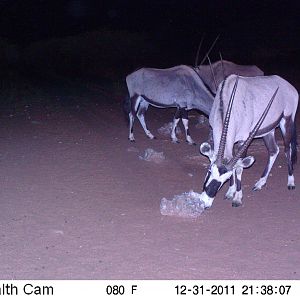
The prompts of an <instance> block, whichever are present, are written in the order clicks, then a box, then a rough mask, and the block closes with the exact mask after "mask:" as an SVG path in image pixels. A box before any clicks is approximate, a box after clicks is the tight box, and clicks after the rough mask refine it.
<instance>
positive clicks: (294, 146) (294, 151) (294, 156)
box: [291, 123, 298, 164]
mask: <svg viewBox="0 0 300 300" xmlns="http://www.w3.org/2000/svg"><path fill="white" fill-rule="evenodd" d="M297 145H298V142H297V131H296V123H294V124H293V133H292V139H291V147H292V155H291V159H292V164H295V163H296V162H297Z"/></svg>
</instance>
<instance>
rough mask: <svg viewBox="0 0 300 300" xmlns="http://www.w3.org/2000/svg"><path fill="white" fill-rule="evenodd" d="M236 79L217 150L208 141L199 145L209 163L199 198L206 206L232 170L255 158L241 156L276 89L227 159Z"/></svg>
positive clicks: (241, 167) (254, 133)
mask: <svg viewBox="0 0 300 300" xmlns="http://www.w3.org/2000/svg"><path fill="white" fill-rule="evenodd" d="M238 80H239V76H237V78H236V81H235V84H234V87H233V90H232V93H231V96H230V100H229V103H228V107H227V111H226V116H225V120H224V124H223V129H222V134H221V139H220V144H219V149H218V152H217V153H216V151H215V150H214V149H212V147H211V145H210V144H209V143H202V144H201V146H200V152H201V153H202V154H203V155H205V156H207V157H208V158H209V160H210V163H211V164H210V167H209V170H208V172H207V174H206V178H205V181H204V185H203V192H202V194H201V200H202V201H203V202H204V203H205V207H206V208H209V207H210V206H211V205H212V203H213V200H214V198H215V196H216V194H217V192H218V190H219V189H220V188H221V187H222V185H223V184H224V183H225V182H226V181H227V180H228V179H229V178H230V177H231V176H232V175H233V173H234V171H236V172H240V171H241V170H242V169H243V168H248V167H250V166H251V165H252V164H253V163H254V161H255V159H254V157H253V156H247V157H245V158H243V157H242V156H243V153H244V152H245V151H246V149H247V148H248V146H249V145H250V143H251V141H252V139H253V138H254V136H255V135H256V133H257V131H258V129H259V127H260V126H261V124H262V123H263V121H264V119H265V117H266V115H267V113H268V111H269V109H270V107H271V104H272V102H273V100H274V98H275V96H276V94H277V91H278V88H277V89H276V91H275V93H274V94H273V96H272V98H271V99H270V101H269V103H268V105H267V107H266V109H265V110H264V112H263V114H262V115H261V117H260V119H259V120H258V122H257V123H256V125H255V126H254V128H253V129H252V131H251V132H250V133H249V136H248V138H247V139H246V141H245V142H244V143H243V144H242V146H241V147H240V149H239V150H238V151H237V153H236V154H235V155H234V156H233V157H232V158H231V159H230V160H227V159H226V158H224V152H225V145H226V138H227V133H228V128H229V121H230V115H231V111H232V104H233V100H234V96H235V92H236V89H237V85H238ZM232 146H233V145H232Z"/></svg>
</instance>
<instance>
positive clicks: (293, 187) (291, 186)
mask: <svg viewBox="0 0 300 300" xmlns="http://www.w3.org/2000/svg"><path fill="white" fill-rule="evenodd" d="M295 188H296V186H294V185H288V189H289V190H294V189H295Z"/></svg>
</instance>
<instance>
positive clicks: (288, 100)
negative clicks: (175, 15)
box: [200, 75, 299, 208]
mask: <svg viewBox="0 0 300 300" xmlns="http://www.w3.org/2000/svg"><path fill="white" fill-rule="evenodd" d="M237 85H238V87H237ZM298 98H299V96H298V92H297V91H296V89H295V88H294V87H293V86H292V85H291V84H289V83H288V82H287V81H286V80H284V79H282V78H281V77H279V76H259V77H252V78H251V77H238V76H235V75H230V76H229V77H228V78H227V79H226V80H225V81H224V82H223V83H222V85H220V86H219V88H218V91H217V95H216V98H215V102H214V104H213V107H212V111H211V113H210V117H209V122H210V125H211V127H212V130H213V140H214V149H212V147H211V146H210V145H209V144H208V143H203V144H202V145H201V146H200V151H201V153H202V154H203V155H206V156H208V157H209V159H210V161H211V165H210V168H209V171H208V173H207V175H206V179H205V182H204V187H203V192H202V194H201V199H202V200H203V201H204V202H205V206H206V207H207V208H208V207H210V206H211V205H212V203H213V200H214V198H215V196H216V194H217V192H218V190H219V189H220V188H221V186H222V185H223V184H224V182H226V181H227V180H228V179H229V178H230V187H229V190H228V192H227V194H226V198H228V199H231V200H232V206H239V205H241V203H242V190H241V177H242V172H243V168H247V167H250V166H251V165H252V164H253V162H254V158H253V157H252V156H248V157H246V158H244V156H245V155H246V151H247V148H248V146H249V145H250V143H251V141H252V139H253V138H258V137H262V138H263V140H264V142H265V145H266V147H267V149H268V152H269V160H268V163H267V165H266V167H265V169H264V172H263V174H262V176H261V178H260V179H259V180H258V181H257V182H256V184H255V186H254V190H260V189H261V188H262V187H263V186H264V185H265V183H266V181H267V178H268V175H269V173H270V170H271V168H272V166H273V163H274V161H275V159H276V157H277V155H278V153H279V148H278V146H277V144H276V141H275V136H274V133H275V128H276V127H277V126H278V125H279V127H280V129H281V132H282V136H283V141H284V151H285V155H286V158H287V164H288V183H287V185H288V188H289V189H294V188H295V183H294V176H293V165H294V163H295V162H296V160H297V141H296V138H297V135H296V128H295V123H294V121H295V114H296V110H297V105H298ZM270 99H271V100H270ZM272 102H273V103H272ZM265 108H266V109H265ZM225 112H226V114H225ZM235 143H237V146H238V149H237V151H236V152H235V151H234V145H235ZM234 152H235V153H234Z"/></svg>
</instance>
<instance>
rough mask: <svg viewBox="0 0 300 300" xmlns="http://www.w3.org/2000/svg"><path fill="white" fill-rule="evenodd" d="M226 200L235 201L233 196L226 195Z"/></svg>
mask: <svg viewBox="0 0 300 300" xmlns="http://www.w3.org/2000/svg"><path fill="white" fill-rule="evenodd" d="M224 200H226V201H232V200H233V195H225V196H224Z"/></svg>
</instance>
